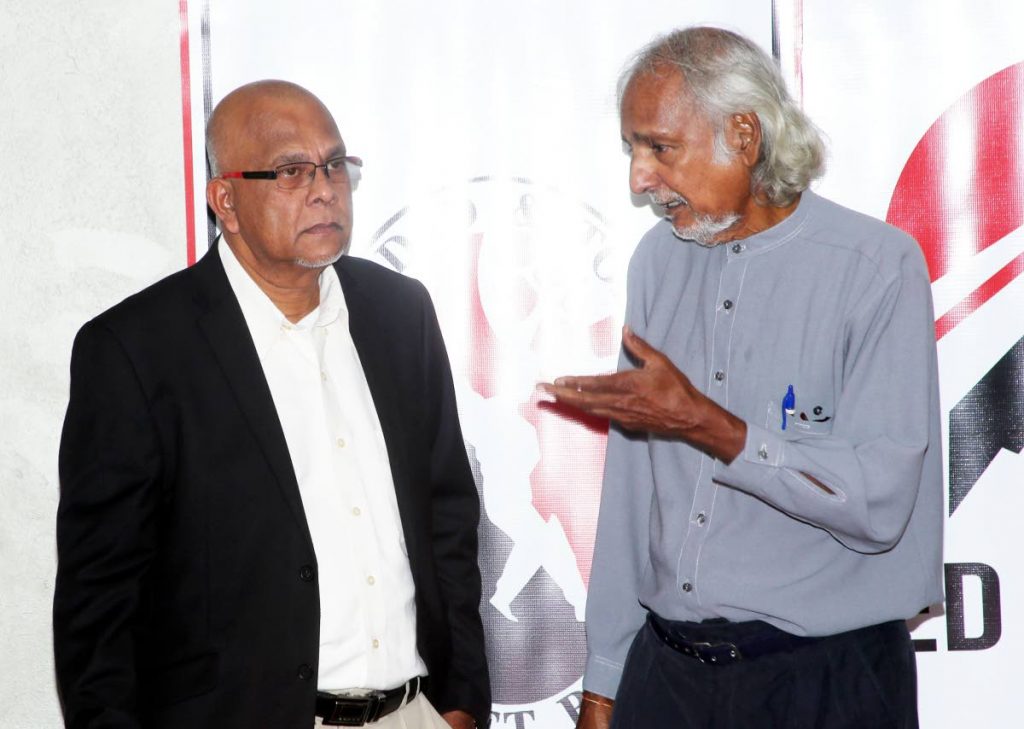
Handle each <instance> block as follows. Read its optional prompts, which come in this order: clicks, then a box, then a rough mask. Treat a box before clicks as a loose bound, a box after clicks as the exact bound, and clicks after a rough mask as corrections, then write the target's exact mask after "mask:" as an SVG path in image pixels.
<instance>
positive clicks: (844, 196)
mask: <svg viewBox="0 0 1024 729" xmlns="http://www.w3.org/2000/svg"><path fill="white" fill-rule="evenodd" d="M776 5H777V8H778V18H777V23H778V30H779V33H778V35H779V38H780V39H781V40H782V43H781V54H780V56H781V60H782V62H783V67H784V69H785V70H786V72H787V74H788V76H789V80H790V82H791V83H792V84H793V85H794V87H795V88H797V89H801V90H802V94H803V105H804V108H805V109H806V110H807V112H808V113H809V114H810V116H811V118H812V119H814V120H815V121H816V122H817V124H818V125H819V126H821V128H822V129H824V130H825V132H826V133H827V135H828V136H829V138H830V150H831V159H830V169H829V173H828V176H827V178H826V179H825V180H824V181H823V183H822V184H821V185H820V188H819V189H820V191H821V192H822V193H824V194H825V195H827V196H829V197H831V198H833V199H835V200H837V201H839V202H841V203H844V204H846V205H848V206H850V207H853V208H856V209H858V210H860V211H862V212H865V213H868V214H869V215H873V216H875V217H878V218H884V219H886V220H888V221H889V222H890V223H892V224H893V225H896V226H898V227H900V228H903V229H904V230H906V231H907V232H909V233H910V234H911V235H913V236H914V237H915V238H916V239H917V241H918V242H919V243H920V244H921V247H922V248H923V249H924V252H925V256H926V258H927V260H928V265H929V269H930V273H931V278H932V292H933V296H934V299H935V316H936V337H937V338H938V350H939V375H940V389H941V397H942V404H943V412H944V414H945V420H944V424H943V425H944V437H945V443H944V450H945V456H946V459H947V485H948V509H947V514H948V521H947V524H946V547H945V554H946V606H945V610H944V611H942V610H933V611H932V613H933V615H931V616H930V618H931V619H926V620H924V621H923V622H922V623H921V624H920V625H919V626H918V627H917V629H916V630H915V631H914V637H915V639H916V640H917V646H918V661H917V663H918V671H919V676H920V686H921V691H920V701H919V703H920V713H921V726H922V727H955V726H979V727H982V726H983V727H1011V726H1019V725H1020V721H1021V719H1020V717H1021V716H1024V694H1022V693H1021V691H1020V690H1019V688H1018V687H1017V685H1016V684H1017V680H1016V676H1017V667H1016V663H1015V659H1014V656H1018V655H1019V654H1020V653H1021V651H1022V650H1024V635H1022V633H1021V629H1022V627H1024V603H1022V600H1024V590H1022V587H1021V585H1022V580H1024V558H1022V556H1021V555H1022V554H1024V531H1022V530H1021V529H1020V528H1019V526H1018V525H1017V517H1018V516H1019V514H1020V513H1021V510H1022V508H1024V490H1022V489H1021V488H1020V481H1021V478H1022V477H1024V458H1021V456H1020V452H1021V448H1022V447H1024V426H1022V423H1024V318H1022V317H1021V314H1020V312H1021V311H1024V277H1020V274H1021V272H1022V271H1024V230H1022V228H1021V225H1022V223H1024V192H1022V185H1021V183H1022V180H1024V175H1022V172H1024V114H1022V112H1024V45H1022V44H1021V41H1020V33H1019V29H1020V27H1021V24H1022V23H1024V5H1022V4H1020V3H1007V2H994V1H982V2H978V1H973V2H971V1H968V0H944V1H943V2H941V3H935V2H929V1H928V0H904V2H899V3H891V2H885V1H884V0H862V1H861V2H857V3H838V4H837V3H834V2H829V0H792V1H791V2H779V3H777V4H776Z"/></svg>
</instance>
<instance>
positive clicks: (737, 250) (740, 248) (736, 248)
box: [732, 243, 743, 253]
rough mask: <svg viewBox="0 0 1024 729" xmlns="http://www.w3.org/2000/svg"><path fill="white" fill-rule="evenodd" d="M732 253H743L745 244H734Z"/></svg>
mask: <svg viewBox="0 0 1024 729" xmlns="http://www.w3.org/2000/svg"><path fill="white" fill-rule="evenodd" d="M732 252H733V253H743V244H742V243H733V244H732Z"/></svg>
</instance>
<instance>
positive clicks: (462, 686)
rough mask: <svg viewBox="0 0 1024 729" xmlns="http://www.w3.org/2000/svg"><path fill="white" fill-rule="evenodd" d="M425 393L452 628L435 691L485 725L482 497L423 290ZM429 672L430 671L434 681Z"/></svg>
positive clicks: (440, 570) (444, 706) (442, 707)
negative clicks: (447, 662) (447, 659)
mask: <svg viewBox="0 0 1024 729" xmlns="http://www.w3.org/2000/svg"><path fill="white" fill-rule="evenodd" d="M423 317H424V322H423V324H424V326H423V333H424V334H423V336H424V342H423V347H424V354H425V361H426V363H427V367H426V372H427V382H426V383H425V389H424V392H425V393H429V396H430V397H431V417H432V419H433V424H434V428H433V432H434V440H433V444H432V450H431V461H430V480H431V485H432V499H431V510H432V512H433V519H432V524H433V532H432V534H431V538H432V540H433V545H434V555H435V559H436V569H437V575H438V582H439V585H440V589H441V595H442V598H443V600H444V602H445V606H446V610H447V617H448V623H449V625H450V626H451V649H452V659H451V666H450V669H451V670H450V673H449V675H448V676H446V677H444V679H443V688H442V689H441V691H439V692H436V694H435V696H436V702H437V704H438V706H437V708H438V710H439V711H442V712H443V711H449V710H453V709H462V710H463V711H467V712H469V713H470V714H472V715H473V717H474V718H475V719H476V722H477V725H478V726H480V727H486V726H488V724H489V722H490V716H491V714H490V712H491V693H490V679H489V677H488V672H487V658H486V655H485V650H484V631H483V624H482V623H481V620H480V592H481V586H480V567H479V563H478V561H477V549H478V544H477V541H478V540H477V527H478V524H479V521H480V499H479V496H478V494H477V490H476V483H475V482H474V480H473V473H472V471H471V470H470V467H469V460H468V458H467V456H466V446H465V442H464V441H463V438H462V428H461V426H460V424H459V414H458V409H457V404H456V400H455V386H454V384H453V382H452V373H451V367H450V365H449V361H448V354H447V352H446V350H445V346H444V341H443V339H442V337H441V330H440V327H439V325H438V322H437V315H436V313H435V312H434V307H433V304H432V303H431V301H430V297H429V296H428V295H427V294H426V292H424V307H423ZM433 680H434V677H432V681H433Z"/></svg>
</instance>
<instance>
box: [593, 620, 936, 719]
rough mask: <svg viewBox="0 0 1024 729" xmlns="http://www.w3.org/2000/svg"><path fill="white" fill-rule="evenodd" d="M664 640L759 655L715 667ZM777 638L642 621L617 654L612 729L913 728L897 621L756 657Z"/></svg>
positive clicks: (910, 683) (910, 686) (910, 670)
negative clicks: (625, 650)
mask: <svg viewBox="0 0 1024 729" xmlns="http://www.w3.org/2000/svg"><path fill="white" fill-rule="evenodd" d="M651 621H657V624H656V627H657V629H658V630H657V631H656V630H655V626H652V624H651ZM659 633H660V636H661V637H659ZM666 639H667V640H668V641H669V642H675V641H679V640H680V639H682V641H694V642H707V643H711V644H720V643H733V642H735V644H736V645H738V646H743V645H744V644H749V645H751V646H752V650H751V652H752V653H754V652H759V653H764V654H763V655H756V656H755V657H753V658H750V659H744V658H742V655H741V659H740V660H737V661H735V662H728V663H727V664H723V663H718V664H717V665H716V664H712V663H710V662H702V661H701V660H699V659H697V658H694V657H691V656H688V655H683V654H682V653H680V652H679V650H678V648H679V644H678V643H677V645H676V647H675V648H673V647H670V645H669V644H668V642H666ZM780 639H781V642H782V643H783V644H785V643H786V641H788V637H787V634H785V633H783V632H782V631H779V630H778V629H777V628H774V627H772V626H770V625H768V624H767V623H762V622H750V623H715V622H712V623H680V622H673V621H667V620H663V619H661V618H657V617H656V616H653V615H652V616H650V617H649V618H648V622H647V624H646V625H644V627H643V628H642V629H641V630H640V631H639V633H637V636H636V639H635V640H634V641H633V645H632V647H631V648H630V650H629V655H628V657H627V658H626V666H625V670H624V673H623V677H622V683H621V685H620V686H619V690H618V693H617V695H616V697H615V709H614V711H613V714H612V723H611V729H769V728H771V729H917V726H918V723H917V669H916V663H915V657H914V648H913V644H912V643H911V640H910V633H909V631H908V630H907V626H906V624H905V623H904V622H903V621H894V622H891V623H883V624H881V625H874V626H871V627H868V628H861V629H860V630H853V631H850V632H848V633H840V634H838V635H833V636H828V637H824V638H816V639H807V640H802V639H799V638H797V639H795V641H794V645H783V646H782V647H781V648H780V649H779V650H777V651H773V649H772V648H769V649H768V652H764V649H765V646H766V645H767V646H774V645H775V643H776V642H780ZM754 646H757V647H758V651H754V650H753V647H754ZM740 653H741V654H742V647H741V649H740ZM716 660H720V659H718V658H717V657H716Z"/></svg>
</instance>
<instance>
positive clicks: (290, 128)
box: [206, 81, 352, 317]
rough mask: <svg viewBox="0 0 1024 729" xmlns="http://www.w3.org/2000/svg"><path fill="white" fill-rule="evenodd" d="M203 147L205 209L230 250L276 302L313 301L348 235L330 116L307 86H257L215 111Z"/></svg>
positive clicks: (336, 135) (347, 182)
mask: <svg viewBox="0 0 1024 729" xmlns="http://www.w3.org/2000/svg"><path fill="white" fill-rule="evenodd" d="M206 139H207V153H208V155H209V158H210V165H211V168H212V171H213V177H212V179H211V180H210V181H209V182H208V183H207V186H206V202H207V204H208V205H209V206H210V209H211V210H212V211H213V213H214V214H215V215H216V216H217V219H218V222H219V227H220V229H221V232H222V233H223V236H224V242H225V243H226V244H227V245H228V246H229V247H230V248H231V250H232V251H233V252H234V254H235V256H236V258H238V260H239V262H240V263H241V264H242V266H243V268H245V269H246V271H248V272H249V274H250V275H251V276H252V277H253V279H254V280H255V281H256V282H257V284H259V285H260V286H261V287H262V288H263V289H264V291H265V292H267V293H268V295H270V296H271V299H274V297H275V295H278V294H280V293H281V292H282V291H288V292H294V291H296V290H302V291H308V292H312V295H311V296H309V297H307V298H304V299H303V301H304V302H305V303H309V302H310V301H314V300H315V299H316V295H315V294H316V291H318V289H317V274H318V272H319V271H320V270H322V269H323V268H324V267H325V266H327V265H330V264H331V263H332V262H334V261H336V260H337V259H338V257H339V256H341V255H342V254H343V253H344V251H345V249H346V248H347V246H348V243H349V240H350V236H351V230H352V186H351V179H350V178H349V175H348V172H347V164H348V161H347V160H348V157H347V156H346V155H347V152H346V149H345V142H344V140H342V138H341V134H340V132H339V131H338V125H337V124H335V122H334V117H333V116H331V113H330V111H328V109H327V107H326V106H324V104H323V102H321V101H320V100H319V99H318V98H316V97H315V96H314V95H313V94H311V93H309V92H308V91H306V90H305V89H304V88H302V87H301V86H296V85H295V84H292V83H288V82H285V81H257V82H255V83H251V84H246V85H245V86H242V87H240V88H238V89H235V90H234V91H232V92H231V93H230V94H228V95H227V96H225V97H224V99H223V100H222V101H221V102H220V103H219V104H217V108H216V109H214V111H213V114H212V115H211V116H210V121H209V124H208V125H207V134H206ZM278 175H281V177H278ZM289 295H290V294H289ZM274 300H275V303H279V302H278V301H277V299H274ZM279 308H282V311H285V310H286V309H287V310H288V311H287V312H286V315H287V316H289V317H290V316H291V311H292V309H290V308H289V307H287V306H285V307H281V306H280V304H279ZM302 309H303V307H299V309H298V312H299V313H306V312H308V309H306V310H305V311H302Z"/></svg>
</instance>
